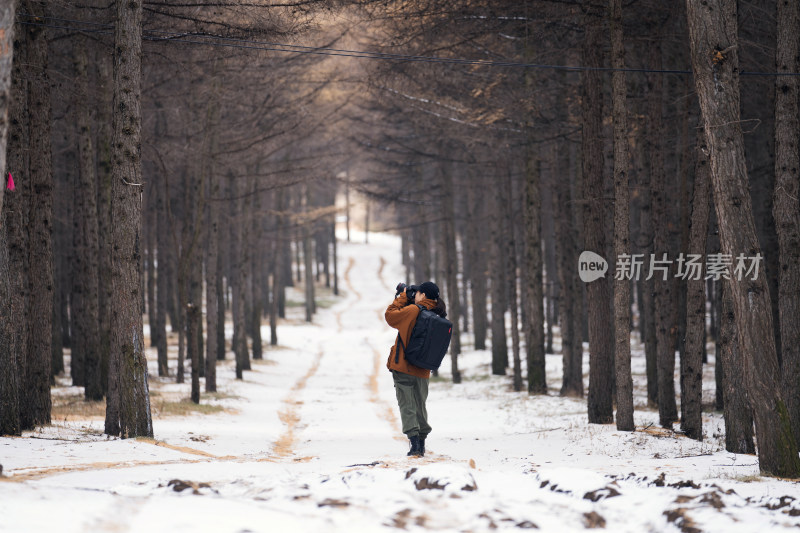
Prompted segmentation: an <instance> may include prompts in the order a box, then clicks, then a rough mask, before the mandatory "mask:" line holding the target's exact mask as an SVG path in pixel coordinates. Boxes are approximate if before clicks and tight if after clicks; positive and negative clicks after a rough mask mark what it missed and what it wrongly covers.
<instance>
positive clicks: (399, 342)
mask: <svg viewBox="0 0 800 533" xmlns="http://www.w3.org/2000/svg"><path fill="white" fill-rule="evenodd" d="M414 305H416V306H417V307H419V312H420V313H421V312H422V310H423V309H425V307H424V306H422V305H419V304H414ZM417 316H419V314H417ZM397 346H398V347H399V346H402V347H403V353H406V345H405V344H403V339H402V337H400V332H399V331H398V332H397ZM394 364H396V365H398V364H400V350H395V351H394Z"/></svg>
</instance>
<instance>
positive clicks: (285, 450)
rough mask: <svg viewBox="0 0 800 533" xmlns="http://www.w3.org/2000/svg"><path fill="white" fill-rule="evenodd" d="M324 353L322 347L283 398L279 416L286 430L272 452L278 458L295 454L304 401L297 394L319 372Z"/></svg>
mask: <svg viewBox="0 0 800 533" xmlns="http://www.w3.org/2000/svg"><path fill="white" fill-rule="evenodd" d="M322 355H323V350H322V347H320V349H319V351H318V352H317V357H316V358H315V359H314V362H313V363H312V364H311V366H310V367H309V369H308V371H307V372H306V374H305V375H304V376H303V377H301V378H300V379H299V380H297V382H296V383H295V384H294V385H293V386H292V388H291V389H290V390H289V394H288V395H287V396H286V398H284V400H283V406H284V407H283V409H281V411H280V412H279V413H278V418H280V420H281V422H283V423H284V424H286V430H285V431H284V432H283V435H281V436H280V437H279V438H278V440H277V441H275V444H274V445H273V447H272V453H273V454H274V455H275V456H277V457H278V458H281V459H283V458H286V457H287V456H289V455H293V454H294V449H293V448H294V443H295V438H294V432H295V428H296V427H297V424H298V423H299V422H300V414H299V413H298V405H302V402H300V401H298V400H297V396H298V394H299V393H300V392H301V391H302V390H303V389H305V388H306V383H307V382H308V380H309V379H310V378H311V377H313V376H314V374H316V373H317V370H318V369H319V364H320V361H321V360H322Z"/></svg>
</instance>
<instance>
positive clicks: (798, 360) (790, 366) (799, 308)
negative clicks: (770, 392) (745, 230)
mask: <svg viewBox="0 0 800 533" xmlns="http://www.w3.org/2000/svg"><path fill="white" fill-rule="evenodd" d="M777 4H778V38H777V46H776V57H775V66H776V71H777V72H779V73H787V72H792V73H796V72H797V69H798V67H800V61H798V54H799V53H800V52H799V51H798V47H799V45H798V37H797V36H798V34H800V7H798V4H797V2H796V1H791V0H778V2H777ZM797 88H798V79H797V76H796V75H791V76H777V77H776V78H775V192H774V196H773V208H772V209H773V214H774V217H775V227H776V230H777V233H778V243H779V248H780V259H779V260H780V270H779V279H778V316H779V322H780V352H779V354H778V355H779V360H780V361H781V365H782V374H781V378H782V384H781V385H782V389H783V390H782V392H783V396H784V399H785V401H786V409H787V410H788V411H789V419H790V420H791V423H792V429H793V431H794V438H795V441H797V442H798V443H800V322H798V316H800V202H798V199H797V198H798V197H797V194H798V190H799V189H800V153H799V152H798V147H799V145H800V120H798V103H797V98H798V91H797Z"/></svg>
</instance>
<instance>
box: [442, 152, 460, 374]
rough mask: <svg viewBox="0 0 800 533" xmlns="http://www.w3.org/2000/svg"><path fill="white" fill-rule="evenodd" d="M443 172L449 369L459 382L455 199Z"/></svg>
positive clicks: (448, 173) (449, 179) (450, 180)
mask: <svg viewBox="0 0 800 533" xmlns="http://www.w3.org/2000/svg"><path fill="white" fill-rule="evenodd" d="M443 172H444V176H443V179H444V195H443V197H442V201H443V202H444V206H443V212H444V216H445V223H444V245H445V246H444V249H445V253H446V254H447V256H446V257H447V259H446V261H445V279H446V280H447V299H446V300H445V301H446V302H447V304H448V305H447V313H448V318H449V319H450V321H451V322H452V323H453V332H452V337H451V338H452V341H451V342H450V371H451V373H452V375H453V383H461V371H460V370H459V369H458V356H459V355H461V328H460V326H459V323H458V319H459V316H460V315H461V302H460V300H459V294H458V271H459V268H458V264H459V262H458V249H457V247H456V231H455V208H454V207H453V202H454V201H455V194H454V192H453V191H454V187H453V174H452V170H451V169H449V168H445V169H443Z"/></svg>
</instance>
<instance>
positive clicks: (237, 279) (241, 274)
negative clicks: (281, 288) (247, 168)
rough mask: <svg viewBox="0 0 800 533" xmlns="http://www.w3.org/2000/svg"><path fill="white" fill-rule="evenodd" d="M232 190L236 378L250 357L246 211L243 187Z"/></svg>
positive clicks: (240, 375)
mask: <svg viewBox="0 0 800 533" xmlns="http://www.w3.org/2000/svg"><path fill="white" fill-rule="evenodd" d="M232 190H233V196H234V197H238V198H237V199H236V200H234V202H235V209H234V211H233V212H234V213H237V214H238V215H239V216H237V217H236V219H235V220H234V224H232V228H231V229H232V231H233V239H232V244H233V253H232V254H231V258H232V259H233V261H235V263H234V264H233V265H231V267H232V270H233V279H232V280H231V281H232V286H233V301H232V305H231V307H232V311H233V351H234V355H235V358H236V379H243V372H244V370H246V368H245V367H246V366H247V364H246V361H247V360H248V359H249V358H250V355H249V352H248V349H247V332H246V325H245V320H246V317H245V308H244V300H245V283H246V282H247V280H246V277H245V269H246V266H247V260H246V253H245V250H244V248H245V246H244V240H245V231H244V225H245V224H244V220H243V219H244V216H243V215H244V213H245V212H246V208H245V201H244V194H243V193H244V189H243V187H242V186H240V185H238V184H236V183H234V185H233V187H232Z"/></svg>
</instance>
